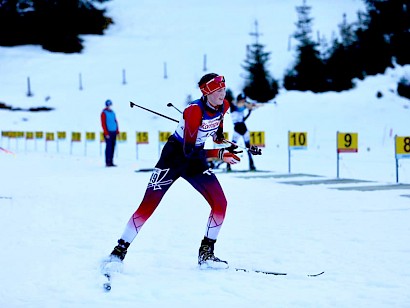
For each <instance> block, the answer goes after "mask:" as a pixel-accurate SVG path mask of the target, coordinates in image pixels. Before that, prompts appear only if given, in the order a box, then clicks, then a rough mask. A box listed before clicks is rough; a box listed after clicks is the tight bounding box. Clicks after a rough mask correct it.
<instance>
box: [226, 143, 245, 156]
mask: <svg viewBox="0 0 410 308" xmlns="http://www.w3.org/2000/svg"><path fill="white" fill-rule="evenodd" d="M237 148H238V146H237V145H236V144H232V145H231V146H230V147H227V148H225V150H227V151H229V152H230V153H233V154H238V153H242V152H243V151H236V149H237Z"/></svg>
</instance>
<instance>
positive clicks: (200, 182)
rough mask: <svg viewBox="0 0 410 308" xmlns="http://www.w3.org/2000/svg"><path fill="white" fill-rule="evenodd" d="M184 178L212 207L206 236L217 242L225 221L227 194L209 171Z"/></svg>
mask: <svg viewBox="0 0 410 308" xmlns="http://www.w3.org/2000/svg"><path fill="white" fill-rule="evenodd" d="M184 178H185V179H186V180H187V181H188V182H189V183H190V184H191V185H192V186H193V187H194V188H195V189H196V190H197V191H198V192H199V193H201V194H202V195H203V196H204V198H205V199H206V201H208V203H209V205H210V206H211V213H210V214H209V218H208V223H207V225H206V230H205V236H206V237H207V238H210V239H213V240H216V239H217V237H218V234H219V230H220V229H221V227H222V224H223V221H224V219H225V213H226V208H227V201H226V198H225V194H224V192H223V190H222V187H221V185H220V184H219V181H218V179H217V178H216V176H215V174H213V173H212V172H210V171H209V170H206V171H204V173H202V174H198V175H195V176H190V177H184Z"/></svg>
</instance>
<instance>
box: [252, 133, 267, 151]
mask: <svg viewBox="0 0 410 308" xmlns="http://www.w3.org/2000/svg"><path fill="white" fill-rule="evenodd" d="M250 139H251V140H250V141H251V145H255V146H257V147H259V148H264V147H265V132H250Z"/></svg>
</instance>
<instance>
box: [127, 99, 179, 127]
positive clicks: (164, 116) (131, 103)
mask: <svg viewBox="0 0 410 308" xmlns="http://www.w3.org/2000/svg"><path fill="white" fill-rule="evenodd" d="M134 106H135V107H138V108H141V109H144V110H146V111H149V112H152V113H154V114H156V115H159V116H161V117H163V118H165V119H168V120H171V121H174V122H177V123H179V121H178V120H175V119H173V118H170V117H168V116H166V115H164V114H162V113H159V112H156V111H154V110H151V109H148V108H145V107H142V106H140V105H137V104H134V103H133V102H130V107H131V108H134Z"/></svg>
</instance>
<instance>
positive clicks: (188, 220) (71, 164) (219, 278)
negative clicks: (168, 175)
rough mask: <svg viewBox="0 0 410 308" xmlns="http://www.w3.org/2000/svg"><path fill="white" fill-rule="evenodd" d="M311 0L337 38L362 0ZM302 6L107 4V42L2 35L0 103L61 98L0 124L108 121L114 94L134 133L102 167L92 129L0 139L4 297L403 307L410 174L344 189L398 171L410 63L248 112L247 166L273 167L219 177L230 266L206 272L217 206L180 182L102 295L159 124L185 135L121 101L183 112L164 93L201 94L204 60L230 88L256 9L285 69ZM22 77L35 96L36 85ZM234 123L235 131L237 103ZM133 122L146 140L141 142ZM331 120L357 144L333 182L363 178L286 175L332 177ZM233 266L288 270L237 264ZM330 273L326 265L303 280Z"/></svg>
mask: <svg viewBox="0 0 410 308" xmlns="http://www.w3.org/2000/svg"><path fill="white" fill-rule="evenodd" d="M308 3H310V4H311V5H312V7H313V8H312V15H313V17H314V18H315V21H314V25H315V26H316V27H318V29H317V30H320V31H321V33H323V34H324V35H327V36H328V37H330V35H331V32H332V31H337V26H336V25H337V23H339V22H340V21H341V15H342V13H343V12H346V13H347V14H348V18H349V17H350V18H349V19H350V20H353V19H354V18H355V12H356V11H357V9H359V8H361V7H363V4H362V3H361V2H360V1H358V0H350V1H336V3H335V2H332V3H330V2H328V1H321V0H315V1H313V0H311V1H308ZM299 4H300V1H286V2H283V1H268V0H266V1H262V0H258V1H254V2H252V3H250V2H248V1H244V0H240V1H232V0H230V1H223V2H220V1H214V0H209V1H207V2H206V3H190V2H189V1H178V2H177V3H172V6H171V4H170V3H168V2H167V1H160V0H155V1H139V2H138V3H136V4H134V1H132V0H115V1H111V2H110V3H108V5H109V13H108V14H109V15H110V16H112V17H113V18H114V20H115V21H116V24H115V25H114V26H112V27H111V28H110V29H109V31H108V32H107V35H106V36H85V37H84V39H85V45H86V48H85V51H84V52H83V54H81V55H62V54H51V53H48V52H45V51H43V50H42V49H41V48H40V47H33V46H25V47H14V48H5V47H0V102H4V103H7V104H9V105H12V106H13V107H23V108H28V107H33V106H50V107H54V108H56V110H55V111H52V112H48V113H28V112H11V111H5V110H0V130H2V131H9V130H10V131H44V132H47V131H50V132H55V131H66V132H67V134H68V135H70V134H71V132H72V131H79V132H82V133H84V132H87V131H93V132H96V133H99V132H100V130H101V129H100V123H99V115H100V112H101V110H102V108H103V105H104V101H105V100H106V99H107V98H110V99H112V100H113V102H114V106H113V108H114V110H115V111H116V113H117V117H118V120H119V123H120V129H121V131H124V132H127V133H128V141H127V142H125V143H120V144H118V152H117V156H116V158H115V162H116V163H117V164H118V167H117V168H110V169H107V168H105V167H104V158H103V155H102V152H103V150H104V148H103V147H101V145H100V144H99V142H98V141H96V142H89V143H87V144H85V143H84V142H81V143H75V144H73V147H72V148H71V149H70V141H69V138H70V137H69V136H68V138H67V140H64V141H61V142H60V143H58V147H57V143H56V142H48V143H47V148H46V144H45V141H44V140H38V141H37V142H36V143H35V142H34V141H27V143H26V141H25V140H24V139H20V140H8V139H7V138H2V139H1V141H0V146H1V147H2V148H5V149H8V150H10V151H12V152H13V153H14V155H12V154H6V153H5V152H4V151H0V183H1V185H0V226H1V235H0V244H1V247H2V253H1V254H0V262H1V264H2V265H3V266H1V270H0V307H135V306H139V307H163V306H169V305H172V306H178V305H179V306H180V307H192V306H194V305H195V306H197V307H209V306H212V307H230V306H236V307H276V306H279V307H407V306H410V295H409V292H408V286H409V285H410V269H409V267H408V260H409V259H410V250H409V249H408V248H407V242H408V239H409V235H410V227H409V223H408V222H409V220H410V202H409V201H410V199H409V196H410V190H409V189H406V187H407V186H406V185H403V186H401V187H400V189H394V190H393V189H392V190H375V191H356V190H340V189H337V188H347V187H358V186H374V185H378V186H379V185H380V186H383V185H391V184H395V183H396V169H395V155H394V136H395V135H396V134H398V135H400V136H409V135H410V130H409V127H408V119H409V113H410V109H409V107H410V102H409V100H406V99H403V98H400V97H398V96H397V95H396V94H395V87H396V82H397V80H398V79H399V78H400V77H401V76H402V75H403V74H405V73H406V72H407V74H409V72H410V68H409V67H408V66H406V67H397V68H395V69H394V70H387V71H386V73H385V74H384V75H379V76H373V77H369V78H367V79H366V80H365V81H362V82H358V83H357V88H356V89H354V90H351V91H346V92H342V93H325V94H313V93H310V92H306V93H300V92H286V91H282V92H281V93H280V95H279V96H278V97H277V98H276V99H275V101H276V104H274V103H271V104H268V105H266V106H264V107H261V108H259V109H257V110H256V111H255V112H254V113H253V114H252V115H251V117H250V118H249V120H248V121H247V124H248V127H249V128H250V130H252V131H263V132H265V138H266V140H265V143H266V147H265V148H264V149H263V155H262V156H260V157H256V158H255V164H256V167H257V168H258V169H259V170H266V171H270V172H266V173H262V172H258V173H230V174H227V173H221V172H218V178H219V179H220V181H221V183H222V186H223V187H224V190H225V194H226V196H227V199H228V202H229V204H228V213H227V218H226V220H225V223H224V226H223V228H222V230H221V233H220V237H219V239H218V242H217V244H216V255H217V256H219V257H221V258H223V259H226V260H228V261H229V263H230V265H231V270H228V271H201V270H198V269H197V267H196V258H197V250H198V248H199V243H200V240H201V239H202V237H203V232H204V230H205V224H206V220H207V217H208V214H209V207H208V205H207V204H206V202H205V201H204V200H203V199H202V198H201V197H200V195H199V194H198V193H197V192H196V191H195V190H193V189H192V188H191V187H189V184H187V183H186V182H184V181H183V180H180V181H178V182H177V183H175V184H174V186H173V187H172V189H170V191H169V192H168V193H167V195H166V196H165V197H164V199H163V201H162V203H161V205H160V206H159V207H158V209H157V211H156V212H155V213H154V215H153V217H152V218H151V219H150V220H149V221H148V222H147V223H146V225H145V226H144V228H143V230H142V231H141V233H140V234H139V236H138V237H137V238H136V240H135V241H134V243H133V244H132V246H131V247H130V249H129V253H128V255H127V258H126V262H125V268H124V273H123V274H119V275H117V276H115V277H114V281H113V289H112V290H111V292H110V293H104V292H103V290H102V286H101V285H102V282H103V280H102V277H101V275H100V274H99V270H98V268H99V262H100V260H101V259H102V258H104V257H105V256H106V255H107V254H108V253H109V252H110V251H111V249H112V248H113V246H114V245H115V243H116V240H117V239H118V237H119V236H120V235H121V233H122V231H123V228H124V226H125V223H126V222H127V221H128V219H129V217H130V215H131V214H132V213H133V211H134V210H135V209H136V207H137V206H138V204H139V202H140V200H141V198H142V195H143V193H144V191H145V187H146V185H147V182H148V179H149V177H150V173H136V172H134V171H135V170H137V169H141V168H150V167H152V166H153V165H154V164H155V162H156V160H157V158H158V151H159V144H158V137H157V135H158V131H173V130H174V129H175V123H174V122H172V121H169V120H166V119H164V118H160V117H158V116H155V115H153V114H150V113H148V112H146V111H143V110H141V109H136V108H134V109H131V108H130V107H129V101H134V102H135V103H137V104H140V105H143V106H145V107H148V108H152V109H154V110H156V111H159V112H162V113H164V114H166V115H167V116H171V117H173V118H178V117H179V114H178V112H177V111H176V110H175V109H173V108H169V107H167V106H166V105H167V103H168V102H172V103H173V104H174V105H175V106H176V107H178V108H183V107H184V104H185V102H186V100H187V97H188V96H189V95H191V96H192V97H193V98H196V97H197V96H198V95H199V91H198V89H197V88H196V86H195V85H196V82H197V81H198V79H199V78H200V77H201V76H202V75H203V74H204V73H205V72H204V71H203V57H204V54H206V55H207V69H208V70H207V72H210V71H216V72H217V73H220V74H223V75H225V76H226V79H227V84H228V87H229V88H231V89H232V90H233V91H234V93H235V94H237V93H238V91H239V90H240V89H241V86H242V84H243V79H242V77H241V76H242V75H243V74H244V71H243V69H242V68H241V64H242V63H243V60H244V55H245V46H246V44H249V43H252V38H251V37H250V36H249V32H251V31H253V30H254V28H253V22H254V20H255V19H258V21H259V30H260V31H261V32H262V33H263V36H261V38H260V40H261V42H262V43H263V44H265V45H266V49H267V50H268V51H272V60H271V71H272V72H273V74H274V76H275V77H276V78H280V77H281V76H282V74H283V70H284V69H286V67H287V66H288V65H289V63H290V59H291V56H292V52H291V51H288V50H287V47H288V37H289V35H290V34H291V33H292V31H294V27H295V26H294V23H295V22H296V12H295V10H294V7H295V6H296V5H299ZM315 31H316V30H315ZM293 43H294V42H293ZM164 62H166V63H167V73H168V78H167V79H164V78H163V67H164ZM123 69H125V70H126V80H127V83H126V84H125V85H123V84H122V70H123ZM80 73H81V76H82V81H83V87H84V89H83V90H82V91H79V89H78V88H79V84H78V78H79V74H80ZM27 77H30V80H31V86H32V92H33V93H34V96H32V97H27V96H26V92H27V88H26V78H27ZM377 91H381V92H382V93H383V97H382V98H381V99H378V98H377V97H376V92H377ZM46 98H47V99H46ZM225 122H226V129H227V131H228V132H229V133H230V134H231V133H232V125H231V123H230V119H229V115H228V116H227V118H226V121H225ZM136 131H147V132H149V136H150V143H149V144H148V145H139V146H138V153H137V151H136V145H135V132H136ZM288 131H293V132H307V133H308V148H307V150H306V151H292V153H291V174H289V173H288V162H289V161H288V140H287V134H288ZM337 131H341V132H356V133H358V136H359V143H358V147H359V152H358V153H348V154H341V156H340V170H339V171H340V178H341V179H356V180H363V181H367V182H359V183H353V182H347V183H331V182H327V184H326V182H325V184H316V185H313V184H312V185H292V184H290V182H292V181H293V182H294V181H298V182H296V183H294V184H302V183H301V181H310V180H312V181H314V180H315V181H318V180H328V179H329V180H333V179H335V178H336V171H337V169H336V132H337ZM83 138H84V136H83ZM70 152H71V154H70ZM137 154H138V159H137ZM242 158H243V162H242V164H241V165H240V166H238V167H236V168H235V167H234V169H237V170H239V169H246V168H247V158H246V155H245V156H242ZM409 170H410V161H409V160H405V159H402V160H399V181H400V182H401V183H402V184H408V183H410V171H409ZM310 175H317V176H320V177H313V176H310ZM283 182H286V183H283ZM396 188H397V187H396ZM235 267H239V268H242V267H243V268H248V269H257V270H267V271H284V272H288V273H289V275H288V276H283V277H282V276H281V277H278V276H270V275H263V274H257V273H242V272H235V271H234V270H233V268H235ZM321 271H325V274H324V275H322V276H319V277H316V278H309V277H307V276H306V274H311V273H317V272H321Z"/></svg>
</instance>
